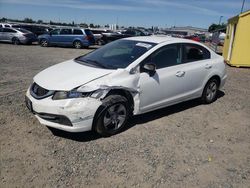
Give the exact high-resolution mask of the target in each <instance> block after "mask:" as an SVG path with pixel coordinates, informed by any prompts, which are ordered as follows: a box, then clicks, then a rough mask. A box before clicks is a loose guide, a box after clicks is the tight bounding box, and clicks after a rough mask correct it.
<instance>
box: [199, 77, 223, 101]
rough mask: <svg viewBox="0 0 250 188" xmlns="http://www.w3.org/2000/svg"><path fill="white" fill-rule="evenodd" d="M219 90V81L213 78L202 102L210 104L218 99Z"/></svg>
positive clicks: (208, 84)
mask: <svg viewBox="0 0 250 188" xmlns="http://www.w3.org/2000/svg"><path fill="white" fill-rule="evenodd" d="M218 88H219V82H218V80H217V79H215V78H212V79H210V80H209V81H208V82H207V84H206V86H205V88H204V90H203V93H202V97H201V101H202V103H204V104H210V103H212V102H214V101H216V99H217V94H218Z"/></svg>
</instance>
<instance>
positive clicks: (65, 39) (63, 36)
mask: <svg viewBox="0 0 250 188" xmlns="http://www.w3.org/2000/svg"><path fill="white" fill-rule="evenodd" d="M38 42H39V44H40V45H41V46H42V47H47V46H73V47H75V48H78V49H80V48H83V47H84V48H88V47H89V46H91V45H94V44H95V38H94V35H93V33H92V32H91V31H90V30H89V29H82V28H58V29H54V30H52V31H50V33H49V34H44V35H40V36H39V37H38Z"/></svg>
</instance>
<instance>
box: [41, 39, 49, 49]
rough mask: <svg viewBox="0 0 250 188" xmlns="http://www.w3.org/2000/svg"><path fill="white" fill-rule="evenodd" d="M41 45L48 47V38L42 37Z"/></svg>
mask: <svg viewBox="0 0 250 188" xmlns="http://www.w3.org/2000/svg"><path fill="white" fill-rule="evenodd" d="M40 45H41V46H42V47H48V46H49V42H48V41H47V40H46V39H41V40H40Z"/></svg>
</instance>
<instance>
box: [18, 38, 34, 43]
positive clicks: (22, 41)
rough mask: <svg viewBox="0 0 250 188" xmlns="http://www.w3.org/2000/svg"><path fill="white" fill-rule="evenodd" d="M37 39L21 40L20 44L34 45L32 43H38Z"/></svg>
mask: <svg viewBox="0 0 250 188" xmlns="http://www.w3.org/2000/svg"><path fill="white" fill-rule="evenodd" d="M37 41H38V40H37V38H25V39H20V42H21V43H22V44H28V43H32V42H37Z"/></svg>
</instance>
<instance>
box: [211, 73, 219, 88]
mask: <svg viewBox="0 0 250 188" xmlns="http://www.w3.org/2000/svg"><path fill="white" fill-rule="evenodd" d="M211 79H216V80H217V81H218V84H219V85H218V86H220V82H221V80H220V77H219V76H218V75H215V76H212V77H211V78H210V79H209V80H211Z"/></svg>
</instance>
